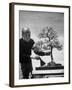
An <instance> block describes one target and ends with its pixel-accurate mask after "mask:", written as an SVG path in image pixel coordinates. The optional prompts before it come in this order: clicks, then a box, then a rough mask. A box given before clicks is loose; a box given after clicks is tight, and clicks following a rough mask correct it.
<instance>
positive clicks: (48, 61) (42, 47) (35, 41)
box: [19, 10, 64, 79]
mask: <svg viewBox="0 0 72 90" xmlns="http://www.w3.org/2000/svg"><path fill="white" fill-rule="evenodd" d="M19 30H20V31H19V34H20V37H19V39H20V40H19V45H20V46H19V50H20V51H19V55H20V58H19V59H20V60H19V61H20V72H19V73H20V74H19V75H20V76H19V77H20V79H21V78H22V79H31V78H49V77H63V76H64V50H63V49H64V48H63V44H64V13H57V12H37V11H35V12H34V11H24V10H22V11H19Z"/></svg>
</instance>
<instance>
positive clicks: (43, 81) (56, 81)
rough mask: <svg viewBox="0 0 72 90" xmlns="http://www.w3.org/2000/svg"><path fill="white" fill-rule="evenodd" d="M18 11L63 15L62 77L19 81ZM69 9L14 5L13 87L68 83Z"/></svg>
mask: <svg viewBox="0 0 72 90" xmlns="http://www.w3.org/2000/svg"><path fill="white" fill-rule="evenodd" d="M19 10H24V11H42V12H59V13H64V77H55V78H48V79H47V78H46V79H45V78H44V79H29V80H25V79H24V80H23V79H22V80H20V79H19ZM69 24H70V21H69V8H65V7H64V6H62V7H61V6H57V7H55V6H53V5H51V6H49V7H48V6H46V7H44V6H42V5H40V6H39V5H33V4H32V5H29V4H28V5H27V4H22V5H21V4H20V5H19V4H17V3H16V4H15V3H14V86H20V85H21V86H22V85H23V86H28V85H31V86H32V85H43V84H46V85H48V84H59V83H69V82H70V80H69V79H70V75H69V73H70V72H69V71H70V70H69V69H70V66H69V65H70V61H69V59H70V55H69V54H70V52H69V46H70V45H69V43H70V42H69V41H70V40H69V39H70V38H69V33H70V32H69V29H70V25H69Z"/></svg>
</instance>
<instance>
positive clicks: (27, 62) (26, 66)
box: [19, 27, 49, 79]
mask: <svg viewBox="0 0 72 90" xmlns="http://www.w3.org/2000/svg"><path fill="white" fill-rule="evenodd" d="M31 50H34V52H35V53H36V54H37V55H41V56H44V55H48V54H49V53H44V52H41V51H38V49H37V47H35V46H34V40H33V39H31V32H30V29H29V28H28V27H26V28H23V29H22V38H21V39H20V41H19V61H20V63H21V70H22V74H23V78H24V79H28V78H29V73H32V62H31V57H30V56H31ZM35 58H36V59H37V60H38V59H40V57H38V56H36V57H35Z"/></svg>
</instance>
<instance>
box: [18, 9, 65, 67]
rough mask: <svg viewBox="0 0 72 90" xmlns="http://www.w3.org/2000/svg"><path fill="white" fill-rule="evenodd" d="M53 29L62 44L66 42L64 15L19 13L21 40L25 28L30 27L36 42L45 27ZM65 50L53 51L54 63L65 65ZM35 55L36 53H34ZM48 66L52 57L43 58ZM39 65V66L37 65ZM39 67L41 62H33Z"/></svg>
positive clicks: (21, 11) (31, 12) (33, 12)
mask: <svg viewBox="0 0 72 90" xmlns="http://www.w3.org/2000/svg"><path fill="white" fill-rule="evenodd" d="M47 26H48V27H52V28H53V29H54V30H55V31H56V32H57V34H58V38H59V40H60V42H63V41H64V14H63V13H57V12H40V11H39V12H38V11H24V10H20V11H19V30H20V35H19V38H21V30H22V28H23V27H29V28H30V31H31V37H32V38H33V39H34V41H38V40H39V39H38V37H37V36H38V34H39V33H40V32H41V30H42V29H43V28H44V27H47ZM63 51H64V50H62V51H58V50H57V49H54V50H53V57H54V61H55V62H57V63H61V64H64V52H63ZM33 55H34V53H33ZM41 58H42V59H43V60H44V62H46V64H47V63H48V62H50V61H51V57H50V56H49V57H41ZM36 63H37V64H36ZM35 65H36V66H39V65H40V63H39V61H35V60H34V61H33V67H35Z"/></svg>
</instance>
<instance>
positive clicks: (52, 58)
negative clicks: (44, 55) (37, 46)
mask: <svg viewBox="0 0 72 90" xmlns="http://www.w3.org/2000/svg"><path fill="white" fill-rule="evenodd" d="M52 51H53V47H51V62H53V53H52Z"/></svg>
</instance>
